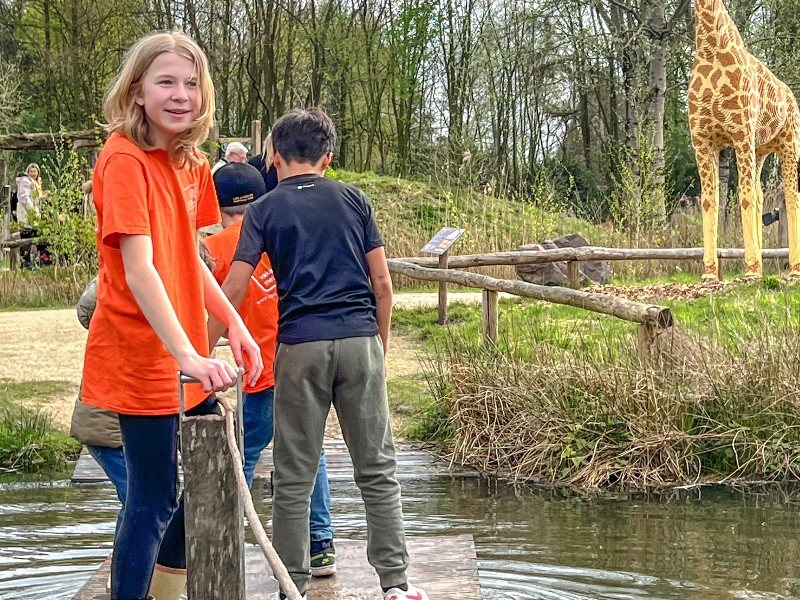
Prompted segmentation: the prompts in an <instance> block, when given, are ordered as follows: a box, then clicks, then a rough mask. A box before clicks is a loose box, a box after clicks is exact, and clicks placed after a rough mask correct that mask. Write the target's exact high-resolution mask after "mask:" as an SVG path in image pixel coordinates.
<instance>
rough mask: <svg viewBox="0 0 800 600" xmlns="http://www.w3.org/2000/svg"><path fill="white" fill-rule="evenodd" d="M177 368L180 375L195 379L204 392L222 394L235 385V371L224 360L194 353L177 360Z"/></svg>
mask: <svg viewBox="0 0 800 600" xmlns="http://www.w3.org/2000/svg"><path fill="white" fill-rule="evenodd" d="M254 343H255V342H254ZM178 366H179V367H180V370H181V373H183V374H184V375H188V376H189V377H194V378H195V379H197V381H199V382H200V383H201V384H202V386H203V391H204V392H224V391H225V390H227V389H228V388H229V387H231V386H233V385H235V384H236V371H235V370H234V368H233V367H232V366H231V365H229V364H228V363H227V362H225V361H224V360H219V359H216V358H205V357H204V356H200V355H199V354H197V353H195V354H193V355H190V356H187V357H185V358H182V359H179V360H178Z"/></svg>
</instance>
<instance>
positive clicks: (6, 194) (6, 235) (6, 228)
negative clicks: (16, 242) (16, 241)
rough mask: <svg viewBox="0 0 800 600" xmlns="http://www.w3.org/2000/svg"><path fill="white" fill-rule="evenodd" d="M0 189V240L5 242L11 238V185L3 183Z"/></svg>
mask: <svg viewBox="0 0 800 600" xmlns="http://www.w3.org/2000/svg"><path fill="white" fill-rule="evenodd" d="M0 170H2V167H0ZM0 189H2V194H3V196H2V198H0V202H2V210H3V231H2V237H0V242H5V241H6V240H10V239H11V186H10V185H3V187H2V188H0Z"/></svg>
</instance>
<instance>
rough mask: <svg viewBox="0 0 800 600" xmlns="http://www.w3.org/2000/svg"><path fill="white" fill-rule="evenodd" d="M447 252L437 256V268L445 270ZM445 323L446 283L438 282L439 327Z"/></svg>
mask: <svg viewBox="0 0 800 600" xmlns="http://www.w3.org/2000/svg"><path fill="white" fill-rule="evenodd" d="M448 256H449V251H448V250H445V251H444V252H443V253H442V254H440V255H439V268H440V269H446V268H447V259H448ZM445 323H447V283H446V282H444V281H440V282H439V325H444V324H445Z"/></svg>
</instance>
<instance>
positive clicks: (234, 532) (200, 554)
mask: <svg viewBox="0 0 800 600" xmlns="http://www.w3.org/2000/svg"><path fill="white" fill-rule="evenodd" d="M181 459H182V461H183V482H184V514H185V520H186V560H187V583H186V591H187V597H188V599H189V600H207V599H208V598H214V600H244V599H245V562H244V528H243V523H242V519H243V514H244V513H243V510H242V503H241V500H240V498H239V492H238V489H237V486H236V477H235V476H234V472H233V469H234V468H240V467H239V466H238V465H234V464H233V457H232V456H231V454H230V451H229V450H228V443H227V440H226V437H225V417H222V416H220V415H207V416H202V417H184V418H183V419H182V422H181Z"/></svg>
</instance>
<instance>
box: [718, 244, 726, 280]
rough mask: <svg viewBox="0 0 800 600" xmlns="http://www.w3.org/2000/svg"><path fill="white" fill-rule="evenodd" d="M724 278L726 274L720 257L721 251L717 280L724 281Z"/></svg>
mask: <svg viewBox="0 0 800 600" xmlns="http://www.w3.org/2000/svg"><path fill="white" fill-rule="evenodd" d="M723 277H725V274H724V273H723V270H722V257H721V256H720V253H719V250H717V279H719V280H720V281H722V279H723Z"/></svg>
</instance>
